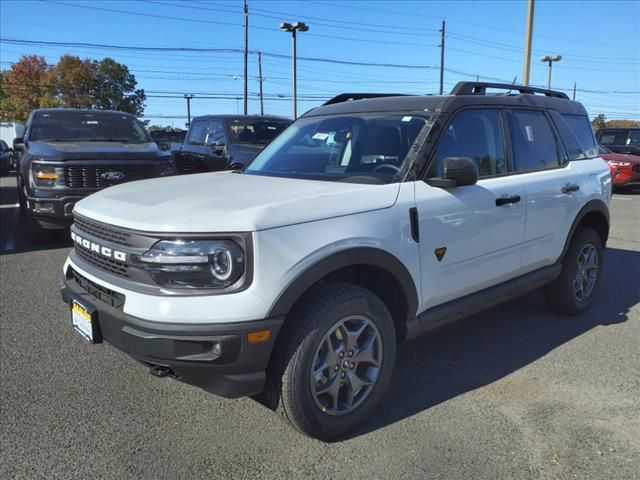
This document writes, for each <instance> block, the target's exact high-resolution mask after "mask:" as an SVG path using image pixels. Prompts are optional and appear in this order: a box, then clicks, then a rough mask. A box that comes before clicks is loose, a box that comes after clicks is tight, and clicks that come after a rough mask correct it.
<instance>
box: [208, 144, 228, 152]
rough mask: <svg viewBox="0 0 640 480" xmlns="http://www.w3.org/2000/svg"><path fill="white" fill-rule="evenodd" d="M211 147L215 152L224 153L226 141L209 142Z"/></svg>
mask: <svg viewBox="0 0 640 480" xmlns="http://www.w3.org/2000/svg"><path fill="white" fill-rule="evenodd" d="M209 147H211V150H212V151H214V152H215V153H223V152H224V149H225V147H226V145H225V143H224V142H213V143H211V144H209Z"/></svg>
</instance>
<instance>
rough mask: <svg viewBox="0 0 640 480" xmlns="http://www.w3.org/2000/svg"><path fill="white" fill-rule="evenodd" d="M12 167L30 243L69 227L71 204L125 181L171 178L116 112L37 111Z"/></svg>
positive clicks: (150, 146)
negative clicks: (15, 164) (16, 161)
mask: <svg viewBox="0 0 640 480" xmlns="http://www.w3.org/2000/svg"><path fill="white" fill-rule="evenodd" d="M14 145H15V146H16V147H17V148H18V149H19V150H21V151H22V152H23V154H22V156H21V158H20V160H19V164H18V166H17V169H16V170H17V182H18V198H19V202H20V208H21V210H22V212H23V213H24V214H25V215H26V217H27V222H28V227H29V230H30V234H31V236H32V237H33V238H34V239H38V238H41V237H42V236H43V233H45V232H43V230H56V229H57V230H59V229H64V228H66V227H68V226H69V225H70V224H71V223H72V216H71V211H72V210H73V206H74V205H75V203H76V202H77V201H78V200H80V199H81V198H84V197H86V196H87V195H89V194H91V193H93V192H96V191H98V190H101V189H103V188H105V187H109V186H111V185H114V184H118V183H123V182H127V181H130V180H140V179H144V178H152V177H160V176H165V175H173V174H175V173H176V169H175V165H174V163H173V160H172V157H171V154H170V153H169V152H162V151H161V150H160V149H159V148H158V145H156V143H155V142H154V141H153V140H152V139H151V137H150V136H149V133H148V132H147V130H146V129H145V127H144V126H143V125H142V124H141V123H140V122H139V121H138V120H137V119H136V117H135V116H133V115H131V114H128V113H122V112H115V111H99V110H76V109H40V110H34V111H33V112H32V113H31V115H30V116H29V120H28V122H27V127H26V130H25V136H24V138H18V139H16V141H15V142H14Z"/></svg>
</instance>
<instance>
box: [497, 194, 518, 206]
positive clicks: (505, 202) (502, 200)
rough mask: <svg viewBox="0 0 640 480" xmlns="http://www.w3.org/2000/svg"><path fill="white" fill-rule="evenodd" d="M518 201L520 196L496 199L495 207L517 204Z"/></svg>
mask: <svg viewBox="0 0 640 480" xmlns="http://www.w3.org/2000/svg"><path fill="white" fill-rule="evenodd" d="M519 201H520V195H511V196H510V197H501V198H496V207H502V206H503V205H508V204H510V203H518V202H519Z"/></svg>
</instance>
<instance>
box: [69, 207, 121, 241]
mask: <svg viewBox="0 0 640 480" xmlns="http://www.w3.org/2000/svg"><path fill="white" fill-rule="evenodd" d="M73 223H74V224H75V226H76V228H78V230H81V231H83V232H85V233H88V234H89V235H92V236H94V237H96V238H99V239H101V240H107V241H108V242H112V243H117V244H118V245H124V246H125V247H129V246H131V241H130V240H131V234H130V233H128V232H125V231H122V230H118V229H115V228H113V227H110V226H109V225H104V224H102V223H98V222H94V221H91V220H88V219H86V218H83V217H80V216H78V215H74V217H73Z"/></svg>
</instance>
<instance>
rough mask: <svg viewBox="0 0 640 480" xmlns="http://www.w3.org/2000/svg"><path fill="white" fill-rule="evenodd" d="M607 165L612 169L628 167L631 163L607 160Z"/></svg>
mask: <svg viewBox="0 0 640 480" xmlns="http://www.w3.org/2000/svg"><path fill="white" fill-rule="evenodd" d="M609 165H612V166H614V167H630V166H631V162H620V161H618V160H609Z"/></svg>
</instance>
